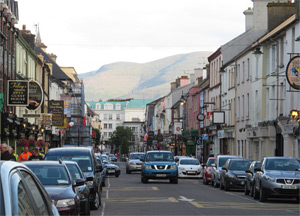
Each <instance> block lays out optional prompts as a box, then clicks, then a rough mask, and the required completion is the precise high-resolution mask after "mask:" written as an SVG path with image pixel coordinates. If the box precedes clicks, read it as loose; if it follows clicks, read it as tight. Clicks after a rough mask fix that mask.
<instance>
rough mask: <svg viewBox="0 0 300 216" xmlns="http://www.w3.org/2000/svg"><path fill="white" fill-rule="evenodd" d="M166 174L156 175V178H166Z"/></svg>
mask: <svg viewBox="0 0 300 216" xmlns="http://www.w3.org/2000/svg"><path fill="white" fill-rule="evenodd" d="M166 176H167V174H156V177H166Z"/></svg>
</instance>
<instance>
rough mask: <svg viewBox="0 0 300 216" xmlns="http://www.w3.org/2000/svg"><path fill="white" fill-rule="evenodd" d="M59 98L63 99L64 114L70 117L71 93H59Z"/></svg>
mask: <svg viewBox="0 0 300 216" xmlns="http://www.w3.org/2000/svg"><path fill="white" fill-rule="evenodd" d="M60 100H63V101H64V103H65V108H64V114H65V115H66V116H67V117H71V95H68V94H61V95H60Z"/></svg>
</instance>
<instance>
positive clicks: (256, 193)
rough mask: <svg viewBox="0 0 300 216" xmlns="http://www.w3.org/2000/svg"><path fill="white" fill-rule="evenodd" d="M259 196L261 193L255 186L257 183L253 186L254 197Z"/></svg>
mask: <svg viewBox="0 0 300 216" xmlns="http://www.w3.org/2000/svg"><path fill="white" fill-rule="evenodd" d="M258 198H259V194H258V191H257V190H256V188H255V184H254V186H253V199H258Z"/></svg>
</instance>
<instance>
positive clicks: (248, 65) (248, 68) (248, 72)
mask: <svg viewBox="0 0 300 216" xmlns="http://www.w3.org/2000/svg"><path fill="white" fill-rule="evenodd" d="M247 79H250V59H249V58H248V59H247Z"/></svg>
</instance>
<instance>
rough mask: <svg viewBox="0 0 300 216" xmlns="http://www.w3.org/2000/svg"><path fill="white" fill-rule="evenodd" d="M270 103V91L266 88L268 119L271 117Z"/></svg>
mask: <svg viewBox="0 0 300 216" xmlns="http://www.w3.org/2000/svg"><path fill="white" fill-rule="evenodd" d="M269 104H270V91H269V88H267V89H266V120H268V119H269Z"/></svg>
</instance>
